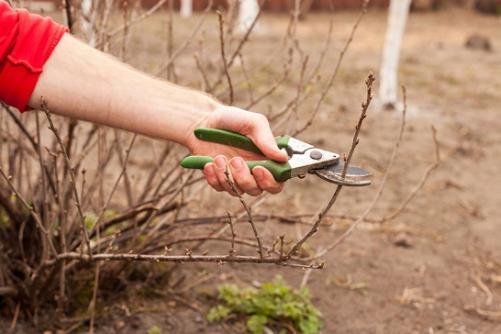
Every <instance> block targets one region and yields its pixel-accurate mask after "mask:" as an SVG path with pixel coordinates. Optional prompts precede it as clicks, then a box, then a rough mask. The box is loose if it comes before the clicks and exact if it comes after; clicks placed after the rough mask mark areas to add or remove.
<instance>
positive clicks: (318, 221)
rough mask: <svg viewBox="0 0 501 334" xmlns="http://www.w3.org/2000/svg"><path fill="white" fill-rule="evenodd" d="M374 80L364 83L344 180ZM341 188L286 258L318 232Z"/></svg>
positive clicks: (371, 78)
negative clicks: (362, 99) (364, 89)
mask: <svg viewBox="0 0 501 334" xmlns="http://www.w3.org/2000/svg"><path fill="white" fill-rule="evenodd" d="M374 80H375V79H374V75H372V73H371V74H369V76H368V78H367V80H366V81H365V85H366V88H367V94H366V99H365V102H364V103H362V112H361V114H360V118H359V120H358V123H357V126H356V128H355V134H354V135H353V140H352V144H351V148H350V153H349V154H348V158H347V159H346V161H345V166H344V168H343V173H342V178H344V177H345V176H346V171H347V169H348V164H349V163H350V161H351V158H352V157H353V152H354V151H355V148H356V146H357V145H358V136H359V134H360V130H361V128H362V124H363V121H364V119H365V118H366V117H367V109H369V105H370V103H371V101H372V85H373V83H374ZM342 188H343V186H342V185H338V186H337V187H336V190H335V191H334V194H333V195H332V197H331V198H330V200H329V202H328V203H327V205H326V206H325V208H324V209H323V210H322V211H321V212H320V213H319V214H318V215H317V218H316V220H315V222H314V223H313V225H312V227H311V229H310V230H309V231H308V232H307V233H306V234H305V235H304V236H303V238H301V239H300V240H299V241H298V242H297V243H296V244H295V245H294V246H293V247H292V248H291V250H290V251H289V253H288V254H287V256H286V258H290V257H291V256H293V255H295V254H296V253H297V252H298V251H299V249H301V247H302V245H303V244H304V243H305V242H306V240H308V239H309V238H311V237H312V236H313V235H314V234H315V233H316V232H317V231H318V227H319V226H320V224H321V222H322V220H323V218H324V217H325V215H327V213H328V212H329V210H330V209H331V207H332V206H333V205H334V203H336V201H337V198H338V196H339V194H340V192H341V189H342Z"/></svg>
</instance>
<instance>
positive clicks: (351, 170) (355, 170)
mask: <svg viewBox="0 0 501 334" xmlns="http://www.w3.org/2000/svg"><path fill="white" fill-rule="evenodd" d="M343 168H344V162H340V163H338V164H335V165H331V166H327V167H324V168H320V169H314V170H311V171H310V173H312V174H316V175H317V176H318V177H320V178H321V179H323V180H325V181H328V182H332V183H335V184H339V185H343V186H348V187H363V186H368V185H370V184H371V180H370V177H371V173H369V171H367V170H365V169H363V168H360V167H355V166H349V167H348V170H347V171H346V176H345V178H344V179H343V178H342V176H341V175H342V173H343Z"/></svg>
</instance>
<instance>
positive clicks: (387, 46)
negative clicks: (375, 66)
mask: <svg viewBox="0 0 501 334" xmlns="http://www.w3.org/2000/svg"><path fill="white" fill-rule="evenodd" d="M410 4H411V0H391V2H390V11H389V14H388V26H387V28H386V29H387V30H386V40H385V43H384V50H383V62H382V64H381V72H380V86H379V98H380V99H381V103H382V104H383V105H395V104H396V103H397V94H398V62H399V58H400V48H401V45H402V39H403V36H404V30H405V23H406V22H407V17H408V15H409V8H410Z"/></svg>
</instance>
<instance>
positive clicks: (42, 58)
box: [0, 1, 67, 112]
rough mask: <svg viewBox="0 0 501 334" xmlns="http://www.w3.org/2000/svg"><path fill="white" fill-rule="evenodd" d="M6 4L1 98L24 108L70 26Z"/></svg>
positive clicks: (0, 43)
mask: <svg viewBox="0 0 501 334" xmlns="http://www.w3.org/2000/svg"><path fill="white" fill-rule="evenodd" d="M6 8H7V9H6ZM6 8H5V7H4V5H3V4H1V1H0V26H3V27H6V30H4V32H3V33H4V36H2V33H0V100H2V101H4V102H5V103H7V104H9V105H11V106H14V107H16V108H18V109H19V110H20V111H21V112H23V111H25V110H26V107H27V104H28V101H29V99H30V97H31V94H32V93H33V90H34V89H35V86H36V84H37V82H38V79H39V77H40V75H41V74H42V71H43V65H44V64H45V62H46V61H47V59H48V58H49V57H50V55H51V54H52V51H53V50H54V48H55V47H56V45H57V44H58V43H59V41H60V40H61V38H62V36H63V35H64V33H65V32H66V31H67V29H66V28H65V27H64V26H61V25H59V24H57V23H55V22H54V21H53V20H52V19H50V18H44V17H41V16H38V15H33V14H30V13H28V12H27V11H25V10H16V11H14V10H12V9H10V7H8V6H6ZM5 36H6V37H5ZM2 37H4V38H2ZM6 44H10V45H7V47H6ZM2 50H5V53H4V55H3V57H2V54H1V51H2Z"/></svg>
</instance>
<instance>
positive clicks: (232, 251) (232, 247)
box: [227, 212, 236, 255]
mask: <svg viewBox="0 0 501 334" xmlns="http://www.w3.org/2000/svg"><path fill="white" fill-rule="evenodd" d="M227 215H228V225H230V231H231V249H230V255H235V254H236V251H235V238H236V234H235V230H234V229H233V219H232V218H231V213H229V212H227Z"/></svg>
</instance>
